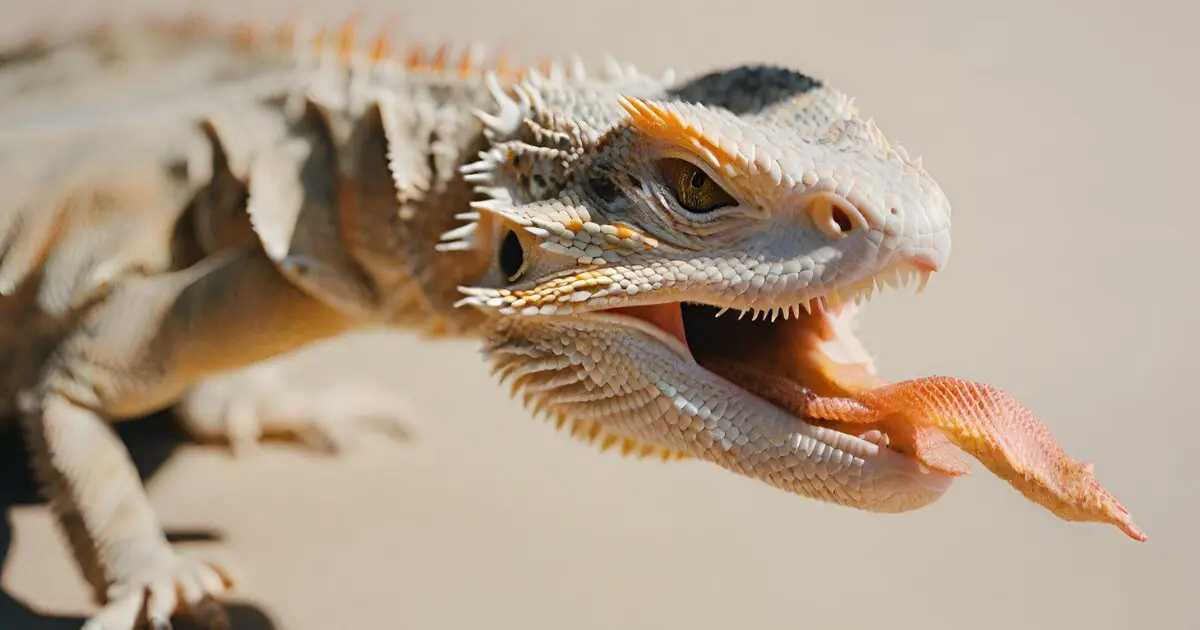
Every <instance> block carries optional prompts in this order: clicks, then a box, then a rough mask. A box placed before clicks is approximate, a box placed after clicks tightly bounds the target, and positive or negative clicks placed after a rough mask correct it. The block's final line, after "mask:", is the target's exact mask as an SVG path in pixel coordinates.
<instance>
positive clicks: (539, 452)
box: [0, 0, 1200, 630]
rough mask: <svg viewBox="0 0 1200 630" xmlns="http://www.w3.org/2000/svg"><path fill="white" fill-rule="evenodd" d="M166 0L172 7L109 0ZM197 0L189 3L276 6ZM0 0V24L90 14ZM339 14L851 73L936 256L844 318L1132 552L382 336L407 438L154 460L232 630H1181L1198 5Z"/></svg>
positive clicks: (583, 47) (1199, 437)
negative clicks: (833, 494)
mask: <svg viewBox="0 0 1200 630" xmlns="http://www.w3.org/2000/svg"><path fill="white" fill-rule="evenodd" d="M168 4H169V5H170V7H179V6H185V5H184V4H183V3H181V2H170V3H163V2H155V1H154V0H139V1H138V2H127V3H125V5H123V8H122V9H121V10H120V11H119V12H118V15H120V16H130V15H145V14H147V12H148V10H150V9H153V8H155V7H156V5H157V6H158V13H163V12H164V11H166V8H164V7H165V5H168ZM211 4H212V5H213V7H214V8H213V11H216V15H217V16H218V17H235V16H239V15H243V14H244V15H248V16H249V17H256V16H272V15H275V16H278V15H282V12H281V9H284V8H288V7H289V6H290V3H289V4H284V3H277V4H276V5H268V4H266V3H263V2H253V1H250V0H241V1H239V0H219V1H215V2H212V3H211ZM323 4H325V5H326V7H325V9H324V10H321V11H317V12H318V13H322V14H325V15H338V12H339V11H346V10H348V9H349V8H353V7H349V6H348V5H344V3H340V2H333V1H332V0H326V1H325V2H324V3H323ZM900 4H903V5H904V6H905V7H906V8H903V9H902V8H900V7H899V6H896V5H900ZM983 4H988V5H990V6H989V7H988V8H981V7H980V6H979V5H983ZM112 5H113V6H116V5H117V3H115V2H114V3H112ZM2 6H3V11H2V13H0V27H2V29H3V31H4V35H5V37H6V38H9V39H11V37H12V36H14V35H19V34H21V33H22V32H25V29H27V28H28V27H29V26H30V25H34V24H42V23H47V22H49V23H56V24H62V23H64V22H66V23H79V22H82V21H86V20H87V19H89V17H94V16H98V15H102V14H103V12H104V11H105V10H106V9H105V7H103V6H99V7H82V8H81V5H80V4H79V3H73V2H69V1H67V0H55V1H50V0H40V1H37V2H34V1H33V0H3V5H2ZM355 6H358V5H355ZM363 6H376V7H389V8H390V11H391V14H392V15H395V16H396V17H397V18H398V24H400V25H401V26H402V28H403V30H404V32H406V33H410V34H416V35H418V36H419V37H420V39H422V40H423V41H434V42H436V41H438V40H440V39H443V38H445V39H449V40H451V41H464V40H471V39H478V40H482V41H485V42H497V43H504V44H511V45H514V46H515V47H516V48H517V49H518V50H521V51H523V52H525V53H528V54H529V55H530V56H534V55H537V54H540V53H545V52H566V51H579V52H581V53H583V54H584V55H585V56H586V57H587V58H588V59H596V58H597V56H598V55H599V54H600V53H602V52H606V51H611V52H613V53H616V54H617V55H619V56H620V57H622V58H623V59H626V60H629V61H631V62H634V63H638V64H641V65H643V66H644V67H646V68H648V69H661V68H665V67H668V66H670V67H674V68H676V69H677V70H679V71H681V72H690V71H696V70H701V69H705V68H709V67H711V66H723V65H729V64H735V63H738V62H743V61H770V62H777V63H783V64H788V65H793V66H796V67H798V68H800V69H803V70H806V71H808V72H810V73H813V74H817V75H819V76H821V77H824V78H826V79H827V80H829V81H830V82H832V83H834V84H836V85H837V86H839V87H842V88H844V89H846V90H847V91H849V92H852V93H854V94H856V95H857V96H858V99H859V100H858V102H859V105H860V106H861V107H862V108H863V109H864V111H867V112H870V113H873V114H874V115H875V116H876V117H877V119H878V121H879V123H880V125H881V126H882V127H883V128H884V129H885V130H886V131H887V132H888V133H889V134H890V135H891V136H893V137H894V138H896V139H898V140H899V141H901V142H902V143H903V144H905V145H906V146H908V147H909V148H910V149H912V150H913V151H914V152H916V153H921V154H924V156H925V158H926V165H927V166H928V168H929V169H930V170H931V172H932V173H934V175H935V176H936V177H937V178H939V180H940V182H941V183H942V185H943V187H944V188H945V190H946V191H947V193H948V194H949V195H950V197H951V199H952V201H953V202H954V203H955V209H956V214H955V222H956V223H955V231H956V233H955V253H954V255H953V257H952V261H951V264H950V266H949V268H948V270H947V271H946V272H945V273H943V274H941V275H940V277H938V278H936V279H935V280H934V281H933V282H932V283H931V285H930V288H929V290H928V291H927V292H926V293H925V294H924V295H922V296H920V297H919V298H914V297H912V296H909V295H888V296H886V297H884V298H883V299H879V300H876V302H875V303H874V304H873V305H872V306H871V307H870V308H869V310H868V311H867V313H866V315H865V317H864V323H863V326H862V335H863V336H864V338H865V340H866V342H867V344H868V346H869V347H870V348H871V349H872V350H873V351H874V352H875V353H876V355H877V356H878V357H879V360H880V364H881V367H882V369H883V370H884V371H885V373H886V374H887V375H889V376H892V377H905V376H914V375H919V374H928V373H951V374H955V375H960V376H963V377H969V378H974V379H980V380H984V381H988V382H991V383H994V384H996V385H999V386H1002V387H1005V388H1007V389H1009V390H1010V391H1012V392H1013V393H1014V394H1016V395H1017V396H1018V397H1019V398H1020V399H1022V400H1023V401H1024V402H1025V403H1026V404H1028V405H1029V406H1030V407H1031V408H1032V409H1034V410H1035V411H1036V412H1038V413H1039V414H1040V415H1041V417H1042V418H1043V419H1044V420H1045V421H1046V422H1047V423H1048V424H1049V425H1050V427H1051V428H1052V430H1053V431H1054V432H1055V434H1056V436H1057V437H1058V438H1059V439H1060V440H1061V442H1062V443H1063V444H1064V446H1065V448H1066V449H1067V450H1068V452H1070V453H1071V454H1073V455H1074V456H1076V457H1079V458H1081V459H1089V460H1092V461H1095V462H1096V464H1097V470H1098V475H1099V477H1100V479H1101V480H1102V482H1103V483H1104V484H1106V485H1107V486H1108V487H1109V488H1110V489H1111V490H1112V491H1113V492H1114V493H1115V494H1116V495H1117V496H1118V497H1119V498H1120V499H1121V500H1122V501H1124V502H1125V504H1126V506H1127V507H1129V508H1130V510H1131V511H1132V512H1133V514H1134V515H1135V517H1136V519H1137V522H1138V523H1139V524H1140V525H1141V526H1142V527H1143V528H1144V529H1145V530H1146V531H1147V532H1148V534H1149V536H1150V542H1148V543H1146V544H1142V545H1139V544H1137V543H1134V542H1132V541H1130V540H1128V539H1126V538H1124V537H1123V536H1122V535H1121V534H1120V533H1119V532H1118V531H1117V530H1115V529H1112V528H1109V527H1104V526H1099V525H1083V524H1069V523H1064V522H1060V521H1058V520H1056V519H1055V518H1053V517H1052V516H1051V515H1049V514H1048V513H1046V512H1045V511H1043V510H1042V509H1040V508H1038V507H1036V506H1034V505H1032V504H1030V503H1027V502H1026V501H1024V500H1023V499H1022V498H1021V497H1020V496H1019V495H1018V494H1017V493H1016V492H1014V491H1013V490H1012V489H1011V488H1009V487H1007V486H1006V485H1004V484H1003V483H1001V482H999V481H997V480H995V479H994V478H992V477H991V476H990V475H989V474H988V473H987V471H986V470H984V469H983V468H982V467H979V466H976V467H975V473H974V474H973V475H972V476H970V477H968V478H966V479H964V480H962V481H961V482H959V483H957V484H956V487H955V488H953V489H952V490H951V491H950V493H949V494H948V495H947V496H946V497H945V498H944V499H942V500H941V501H940V502H939V503H937V504H935V505H934V506H932V507H930V508H928V509H926V510H922V511H919V512H916V513H911V514H908V515H903V516H890V517H889V516H876V515H871V514H866V513H861V512H854V511H850V510H847V509H844V508H838V507H832V506H828V505H824V504H820V503H816V502H810V501H804V500H800V499H797V498H795V497H792V496H788V495H786V494H783V493H780V492H777V491H774V490H771V489H770V488H768V487H766V486H764V485H760V484H758V483H754V482H751V481H748V480H744V479H741V478H737V477H735V476H733V475H730V474H727V473H725V472H723V471H721V470H719V469H717V468H715V467H710V466H707V465H702V464H693V463H687V464H672V465H664V464H660V463H639V462H632V461H624V460H622V459H621V458H619V457H618V456H616V455H605V456H601V455H597V454H595V453H593V452H592V451H591V450H590V449H589V448H588V447H586V446H581V445H578V444H576V443H574V442H572V441H571V440H569V439H568V438H567V437H566V436H565V435H560V434H557V433H555V432H554V431H553V430H552V429H551V428H550V427H548V426H546V425H544V424H541V423H539V422H534V421H531V420H529V419H528V417H527V416H526V414H525V413H524V412H523V411H522V410H521V409H520V407H519V406H518V404H517V403H516V402H513V401H510V400H509V399H508V398H507V396H506V395H505V392H504V391H503V390H502V389H500V388H498V387H496V386H495V385H493V383H492V381H491V380H490V378H488V376H487V373H486V370H485V368H484V366H483V365H482V364H481V363H480V361H479V360H478V358H477V355H476V354H475V351H474V349H473V348H472V347H470V346H469V345H457V344H443V345H432V344H420V343H415V342H413V341H411V340H408V339H404V338H401V339H396V338H390V337H389V338H383V339H374V340H368V342H367V343H360V344H358V345H357V346H355V347H354V348H352V349H351V353H352V354H354V355H355V356H356V357H357V361H358V364H359V365H358V367H356V368H353V369H356V370H357V371H360V372H362V373H364V378H370V377H374V378H380V379H386V382H394V383H395V385H396V387H402V388H404V390H406V391H408V392H411V400H412V403H413V405H414V406H415V407H416V408H417V409H418V410H419V416H420V417H419V418H418V419H417V420H416V422H415V427H414V429H415V431H416V432H417V434H418V437H417V439H416V441H414V442H412V443H408V444H392V443H385V442H380V443H375V444H369V445H367V446H366V447H365V448H364V449H363V450H362V451H361V452H359V453H358V454H356V455H354V456H352V457H349V458H346V459H344V460H341V461H335V460H329V459H325V458H321V457H317V456H313V455H311V454H308V453H305V452H304V451H302V450H300V449H293V448H271V449H270V450H268V451H267V452H265V453H263V454H262V456H260V457H256V458H253V459H251V460H245V461H240V462H235V461H231V460H229V459H228V458H227V456H226V454H225V452H224V451H222V450H221V449H220V448H215V447H198V446H189V445H184V446H182V447H181V448H178V449H175V452H174V453H173V454H171V456H170V457H169V458H167V459H165V460H162V461H160V460H155V464H158V463H161V464H162V465H161V466H158V465H154V466H153V467H152V468H153V470H152V471H151V472H153V474H152V475H150V479H149V487H150V490H151V493H152V495H153V498H154V500H155V502H156V504H157V506H158V508H159V509H160V513H161V514H162V516H163V518H164V520H165V521H166V523H167V524H168V526H169V527H170V528H171V529H172V530H173V531H179V530H192V531H195V530H213V531H216V532H217V534H218V536H219V540H218V541H217V542H215V543H199V544H198V545H197V547H207V548H214V549H217V550H221V551H227V552H229V553H231V554H233V555H234V556H235V557H236V558H237V560H238V566H240V567H242V568H243V569H244V570H245V572H246V574H247V576H248V581H247V582H246V584H245V587H244V588H243V589H242V590H240V591H238V592H237V593H236V594H235V595H234V596H231V598H230V600H229V601H231V602H234V603H235V604H236V606H235V615H236V621H237V623H235V628H246V629H250V630H263V629H266V628H273V627H274V628H281V629H282V628H287V629H289V630H307V629H326V628H329V629H333V628H348V627H362V626H366V627H403V628H422V629H426V628H429V629H442V628H446V629H474V628H521V629H533V628H548V629H549V628H553V629H563V628H571V629H576V628H580V629H582V628H613V627H634V628H659V627H686V628H712V629H717V628H739V627H782V628H825V627H838V628H879V627H887V628H897V629H900V628H922V629H928V630H934V629H939V630H940V629H949V628H978V629H990V628H996V629H1006V630H1007V629H1011V628H1054V629H1067V628H1081V629H1082V628H1086V629H1089V630H1096V629H1101V628H1132V627H1155V628H1160V629H1171V630H1174V629H1184V628H1200V613H1198V612H1197V610H1200V608H1198V606H1197V602H1196V601H1195V597H1196V585H1197V583H1198V582H1197V578H1196V570H1197V567H1196V564H1197V561H1198V560H1200V554H1198V551H1200V547H1198V545H1197V542H1196V536H1197V534H1196V531H1197V524H1196V519H1197V516H1200V492H1198V489H1197V485H1198V484H1197V480H1198V479H1200V474H1198V473H1197V467H1196V463H1195V454H1196V451H1197V444H1200V418H1198V417H1197V411H1200V395H1198V392H1200V384H1198V383H1197V377H1198V376H1200V372H1198V370H1197V368H1196V366H1195V362H1194V355H1195V351H1196V349H1197V333H1196V332H1195V326H1196V324H1197V314H1198V313H1200V310H1198V309H1197V297H1196V296H1197V294H1198V291H1197V289H1198V288H1200V282H1198V281H1197V279H1196V273H1197V271H1196V255H1195V254H1194V252H1195V251H1197V244H1196V239H1197V238H1198V236H1200V206H1198V204H1197V201H1196V195H1195V191H1196V183H1197V179H1198V173H1200V160H1198V159H1197V155H1198V148H1197V147H1200V134H1198V130H1197V125H1198V123H1197V112H1198V111H1200V98H1198V97H1197V94H1198V92H1197V90H1198V88H1197V81H1196V76H1197V72H1198V71H1200V43H1197V42H1198V41H1200V39H1197V38H1196V37H1195V28H1196V24H1197V23H1198V20H1200V8H1198V7H1200V4H1198V3H1195V2H1180V1H1172V0H1142V1H1139V2H1124V3H1121V2H1085V1H1083V0H1077V1H1075V2H1058V3H1048V2H1046V3H1044V2H1040V1H1038V0H1010V1H1006V2H992V3H967V2H959V1H956V0H944V1H940V2H939V1H925V2H907V3H890V2H882V1H880V2H854V1H848V0H837V1H834V2H830V1H827V0H826V1H822V2H816V1H804V0H793V1H790V2H784V1H773V2H769V3H767V2H758V3H756V2H730V3H725V4H717V3H713V4H710V5H706V4H705V3H703V2H700V1H698V0H693V1H692V2H681V3H668V2H656V1H653V0H605V1H604V2H594V3H577V4H575V5H574V6H572V5H571V4H569V3H561V2H552V1H547V0H510V1H508V2H500V1H497V0H488V1H486V2H458V1H449V0H438V1H436V2H428V3H424V4H422V3H410V4H402V3H399V2H395V3H385V2H382V1H378V0H377V1H376V2H373V3H369V4H368V3H364V4H363ZM247 7H252V9H250V11H251V13H244V12H245V11H246V10H248V9H247ZM108 10H111V9H108ZM239 11H241V12H239ZM0 98H2V96H0ZM345 354H346V352H345V351H344V352H343V355H345ZM159 427H161V423H149V424H148V425H147V426H145V427H135V429H136V430H133V431H130V432H128V434H129V435H130V436H131V439H133V440H134V441H135V442H137V443H138V444H142V446H143V447H144V448H142V447H139V448H141V450H140V451H139V452H142V453H151V455H142V457H151V458H153V457H154V455H153V454H154V453H157V452H158V451H157V450H156V448H157V447H153V448H152V447H148V446H146V444H150V445H154V444H158V445H160V446H161V445H162V444H163V443H169V442H170V441H171V438H172V435H171V433H170V431H169V430H164V429H162V428H159ZM6 452H7V451H6ZM160 455H161V456H165V453H161V454H160ZM5 468H6V469H8V468H12V466H10V465H8V464H6V465H5ZM12 503H15V504H16V505H15V506H14V507H12V509H10V510H9V517H8V520H9V523H10V524H11V530H0V534H8V535H9V536H11V539H10V540H8V541H5V540H4V538H5V536H0V552H5V551H6V557H4V558H3V563H4V564H3V588H4V594H3V595H0V628H4V630H8V629H9V628H34V629H37V628H47V629H58V628H71V627H75V626H76V625H77V624H78V621H79V619H80V618H81V616H82V615H84V614H86V613H87V612H88V611H89V610H91V604H90V603H89V601H88V600H87V597H86V594H85V591H84V590H83V587H82V582H81V581H80V579H79V577H78V576H77V575H76V573H75V572H74V569H73V567H72V565H71V564H70V562H69V559H68V556H67V554H66V552H65V551H64V548H63V547H62V546H61V545H60V544H58V542H57V540H56V538H55V534H54V533H53V530H52V529H51V528H50V523H51V521H50V520H49V517H48V515H47V514H46V513H45V510H44V508H43V507H41V506H36V505H35V506H30V505H28V504H27V502H22V501H15V500H14V501H12ZM6 542H7V543H8V544H7V548H6V547H5V546H4V544H5V543H6ZM33 611H40V612H41V613H42V614H41V615H38V614H34V613H33Z"/></svg>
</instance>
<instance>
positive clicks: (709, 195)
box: [658, 158, 738, 214]
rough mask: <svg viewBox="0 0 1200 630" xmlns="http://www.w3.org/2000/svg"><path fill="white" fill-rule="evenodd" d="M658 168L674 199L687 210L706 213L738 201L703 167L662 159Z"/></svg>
mask: <svg viewBox="0 0 1200 630" xmlns="http://www.w3.org/2000/svg"><path fill="white" fill-rule="evenodd" d="M658 169H659V172H660V173H661V174H662V177H663V181H664V182H665V183H666V185H667V187H668V188H670V189H671V192H672V193H673V194H674V195H675V201H677V202H679V205H681V206H683V209H684V210H687V211H688V212H694V213H696V214H707V213H709V212H712V211H714V210H717V209H719V208H724V207H726V206H736V205H737V204H738V202H737V200H736V199H734V198H733V195H730V194H729V193H727V192H725V189H724V188H721V186H720V185H719V184H717V182H715V181H713V178H711V177H709V176H708V173H705V172H704V169H702V168H700V167H699V166H696V165H695V164H692V163H691V162H689V161H687V160H682V159H679V158H666V159H664V160H662V161H660V162H659V163H658Z"/></svg>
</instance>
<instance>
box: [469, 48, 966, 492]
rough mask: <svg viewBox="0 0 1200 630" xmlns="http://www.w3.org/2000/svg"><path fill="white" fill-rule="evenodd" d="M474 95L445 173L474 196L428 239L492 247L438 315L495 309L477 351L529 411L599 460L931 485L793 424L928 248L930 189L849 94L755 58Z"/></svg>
mask: <svg viewBox="0 0 1200 630" xmlns="http://www.w3.org/2000/svg"><path fill="white" fill-rule="evenodd" d="M490 86H491V89H492V92H493V94H494V96H495V98H496V101H497V107H496V108H495V110H494V111H493V112H490V113H489V112H479V116H480V117H481V119H482V120H483V121H484V123H485V127H486V128H487V132H486V133H487V136H488V138H489V140H490V145H489V148H488V149H487V150H486V151H484V152H483V153H481V155H480V160H479V161H477V162H475V163H472V164H469V165H466V166H465V167H464V168H463V172H464V176H465V177H466V178H467V179H469V180H470V181H473V182H476V183H477V184H478V185H479V188H478V190H479V191H480V192H481V193H483V195H484V197H485V198H484V199H482V200H480V201H478V202H476V203H475V204H474V208H475V210H476V211H477V213H476V214H473V215H471V217H470V218H471V219H472V220H473V221H474V223H473V224H472V226H471V227H470V229H467V230H456V231H455V232H453V233H451V234H448V236H447V238H448V240H452V241H453V240H456V239H461V238H463V237H464V235H465V234H469V235H470V236H469V237H470V238H474V239H481V236H484V235H486V238H485V239H483V240H488V241H489V242H490V243H492V245H491V249H492V250H493V259H494V265H493V268H492V270H491V272H490V273H489V274H488V275H487V276H486V277H484V278H483V279H481V280H480V281H479V283H478V284H477V285H476V286H472V287H464V288H463V291H464V293H466V294H467V297H466V298H465V299H464V300H462V302H461V304H465V305H471V306H474V307H477V308H480V309H483V310H484V311H486V312H488V313H490V314H492V315H494V316H495V318H494V319H493V320H492V322H493V323H492V325H491V332H490V340H489V343H488V346H487V352H488V354H489V355H490V356H491V357H492V359H493V361H494V362H495V365H496V367H497V369H498V370H500V371H502V372H503V373H505V374H506V375H507V376H509V377H511V378H513V379H514V382H515V385H516V387H517V388H518V389H520V390H522V391H524V392H525V395H526V398H527V400H528V401H529V402H530V403H532V404H534V405H535V406H536V407H537V408H538V409H540V410H543V411H546V412H548V413H549V414H551V415H552V416H554V417H556V418H558V419H559V420H560V422H563V423H569V424H570V425H571V427H572V431H573V432H574V433H575V434H577V435H581V436H583V437H586V438H589V439H592V440H598V441H600V442H601V443H602V444H605V445H611V444H614V443H617V444H622V445H624V448H625V449H626V450H636V451H637V452H639V453H643V454H650V453H657V454H661V455H663V456H664V458H665V457H668V456H670V455H680V456H690V457H697V458H701V459H704V460H707V461H710V462H713V463H716V464H718V465H720V466H723V467H725V468H727V469H730V470H733V471H735V472H738V473H740V474H744V475H747V476H750V477H754V478H757V479H760V480H762V481H765V482H768V483H771V484H772V485H775V486H776V487H780V488H783V489H785V490H788V491H791V492H795V493H797V494H801V495H805V496H810V497H815V498H821V499H826V500H830V501H835V502H838V503H842V504H845V505H851V506H854V507H859V508H863V509H871V510H876V511H903V510H907V509H912V508H914V507H919V506H921V505H925V504H927V503H929V502H931V501H933V500H935V499H936V498H937V497H939V496H940V495H941V494H942V493H943V492H944V491H945V489H946V487H947V486H948V484H949V480H950V479H951V477H952V474H949V473H947V472H946V471H931V470H929V469H927V468H926V467H924V466H923V465H921V464H919V463H917V462H916V461H915V460H914V459H913V458H911V457H909V456H907V454H906V453H905V450H904V448H905V446H904V444H903V441H902V439H901V436H888V435H884V434H882V433H881V432H880V431H878V430H875V431H866V432H864V431H863V429H862V428H858V429H853V430H851V429H848V428H846V427H839V426H837V425H835V424H831V423H824V422H821V423H819V422H815V421H812V420H810V419H806V418H804V417H802V416H800V415H797V413H794V412H793V411H792V408H793V407H794V406H793V404H792V403H793V402H794V400H795V397H796V396H800V395H802V392H803V391H805V390H806V389H808V390H811V391H818V392H822V393H838V394H845V393H846V392H849V391H853V390H854V389H855V388H857V387H865V386H869V385H870V384H872V383H874V382H875V381H874V379H875V377H874V371H873V368H872V366H871V361H870V359H869V357H868V356H867V355H866V354H865V353H864V352H863V351H862V350H861V347H859V346H858V344H857V341H856V340H855V339H854V336H853V333H852V332H851V330H850V323H851V320H852V318H853V316H854V312H855V305H856V304H857V303H858V302H861V301H862V300H865V299H867V298H869V297H870V296H871V295H873V293H874V292H875V291H876V290H877V289H879V288H882V287H885V286H894V285H897V284H902V283H904V282H907V281H918V282H920V283H922V284H923V283H924V281H925V280H926V279H927V278H928V277H929V275H930V274H931V273H933V272H935V271H937V270H939V269H940V268H942V266H943V265H944V264H945V263H946V260H947V257H948V255H949V252H950V206H949V203H948V201H947V199H946V197H945V195H944V194H943V193H942V191H941V189H940V188H939V187H938V185H937V183H936V182H935V181H934V180H933V179H932V178H931V177H930V176H929V175H928V173H927V172H926V171H925V169H924V168H923V167H922V165H921V163H920V161H919V160H913V159H910V157H909V156H908V155H907V153H906V152H905V151H904V150H903V149H902V148H900V147H897V146H894V145H892V144H890V143H889V142H888V140H887V139H886V138H885V137H884V135H883V133H882V132H880V130H879V129H878V128H877V127H876V126H875V124H874V123H873V122H872V121H869V120H864V119H863V118H861V117H859V115H858V114H857V111H856V109H855V107H854V105H853V103H852V101H851V99H849V98H848V97H846V96H845V95H843V94H842V93H840V92H838V91H836V90H833V89H831V88H829V87H826V86H824V85H823V84H821V83H820V82H818V81H816V80H814V79H812V78H810V77H807V76H805V75H803V74H800V73H797V72H793V71H789V70H785V69H779V68H772V67H762V66H746V67H740V68H735V69H732V70H728V71H722V72H715V73H712V74H708V75H703V76H700V77H698V78H694V79H692V80H689V81H686V82H682V83H678V84H675V83H673V82H671V81H669V80H668V81H665V82H660V81H656V80H654V79H651V78H649V77H646V76H644V75H640V74H638V73H636V72H634V71H632V70H628V69H624V70H620V71H618V72H614V73H612V74H611V75H610V76H608V77H607V78H601V79H589V78H585V77H584V76H582V75H581V74H571V75H565V74H563V73H557V75H556V73H552V74H551V76H549V77H543V76H541V75H539V74H537V73H534V74H531V75H529V76H527V77H526V78H525V79H523V80H522V81H520V82H518V83H517V84H515V85H514V86H512V88H511V90H509V91H505V90H503V89H501V87H500V86H499V85H498V84H497V83H496V82H495V81H494V80H493V81H491V83H490ZM458 246H459V248H461V244H459V245H458ZM726 311H729V313H728V314H726V315H724V316H723V317H714V315H718V314H720V313H722V312H726ZM746 314H749V315H750V317H749V318H746V319H743V318H741V317H740V316H742V315H746Z"/></svg>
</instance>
